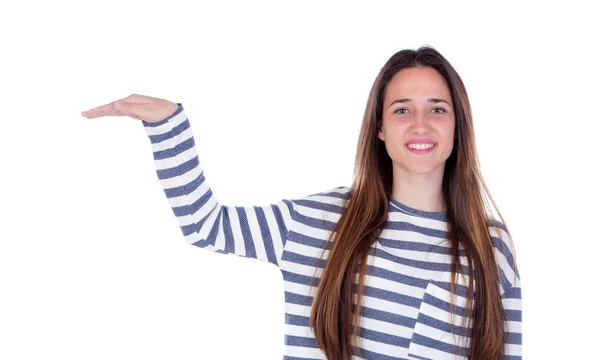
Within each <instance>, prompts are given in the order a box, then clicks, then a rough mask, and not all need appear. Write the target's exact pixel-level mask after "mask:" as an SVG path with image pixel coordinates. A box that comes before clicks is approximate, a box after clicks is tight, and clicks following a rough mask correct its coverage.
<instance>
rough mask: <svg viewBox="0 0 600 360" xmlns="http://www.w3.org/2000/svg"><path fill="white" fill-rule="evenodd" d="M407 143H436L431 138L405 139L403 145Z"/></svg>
mask: <svg viewBox="0 0 600 360" xmlns="http://www.w3.org/2000/svg"><path fill="white" fill-rule="evenodd" d="M408 144H434V145H435V144H436V142H435V141H433V140H431V139H412V140H409V141H407V142H406V143H405V144H404V145H408Z"/></svg>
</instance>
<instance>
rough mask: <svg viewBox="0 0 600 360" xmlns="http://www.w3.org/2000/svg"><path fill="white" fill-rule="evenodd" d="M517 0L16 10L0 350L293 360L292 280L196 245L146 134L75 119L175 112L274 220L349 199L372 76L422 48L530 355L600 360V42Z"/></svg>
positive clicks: (590, 24) (592, 22)
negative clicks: (482, 197)
mask: <svg viewBox="0 0 600 360" xmlns="http://www.w3.org/2000/svg"><path fill="white" fill-rule="evenodd" d="M585 3H587V2H585ZM192 4H194V5H192ZM516 4H517V3H516V2H515V3H513V4H510V3H507V2H502V4H501V5H497V6H496V7H491V6H489V5H476V4H474V3H471V4H466V3H458V2H451V3H450V4H447V3H446V2H438V3H435V2H432V1H428V2H416V1H410V2H408V1H394V2H386V1H377V2H375V1H373V2H363V3H362V4H359V3H354V2H343V3H333V2H326V1H319V2H316V1H314V2H310V1H308V2H307V1H302V2H294V3H293V4H292V2H277V3H276V2H257V1H252V2H247V1H237V2H225V1H221V2H218V5H217V2H213V1H210V2H209V1H205V2H194V3H192V2H191V1H190V2H189V3H188V2H166V1H163V2H155V1H154V2H148V1H102V2H100V1H98V2H96V3H92V2H74V1H73V2H72V3H70V2H66V1H53V2H42V1H34V2H28V3H20V4H19V5H11V6H10V7H7V6H6V5H2V8H1V9H0V34H1V35H0V37H1V42H2V43H1V45H2V53H3V55H2V57H1V59H0V65H1V66H0V75H1V80H0V91H1V94H0V95H1V103H2V107H1V111H2V117H1V119H0V135H1V141H0V157H1V164H2V167H1V169H2V170H1V171H2V175H1V177H0V181H1V186H0V210H1V211H2V217H1V218H0V222H1V225H0V358H1V359H50V358H52V359H59V358H60V359H242V358H243V359H281V356H282V351H283V340H284V338H283V325H284V308H283V304H284V297H283V280H282V278H281V274H280V272H279V271H278V269H277V268H276V267H275V266H273V265H270V264H267V263H262V262H259V261H256V260H250V259H245V258H240V257H236V256H225V255H221V254H216V253H212V252H209V251H205V250H202V249H199V248H196V247H193V246H189V245H187V244H186V243H185V241H184V240H183V236H182V235H181V232H180V229H179V227H178V223H177V221H176V219H175V217H174V215H173V213H172V211H171V209H170V208H169V204H168V202H167V200H166V198H165V197H164V193H163V192H162V189H161V187H160V183H159V182H158V179H157V178H156V173H155V169H154V164H153V158H152V152H151V147H150V142H149V140H148V138H147V137H146V135H145V133H144V130H143V128H142V125H141V123H140V122H139V120H134V119H131V118H124V117H110V118H99V119H92V120H90V119H86V118H84V117H82V116H81V112H82V111H84V110H87V109H89V108H92V107H96V106H99V105H103V104H106V103H109V102H112V101H114V100H117V99H120V98H123V97H126V96H128V95H130V94H132V93H138V94H143V95H149V96H154V97H160V98H165V99H168V100H171V101H174V102H181V103H183V105H184V107H185V108H186V112H187V114H188V116H189V119H190V121H191V124H192V128H193V131H194V135H195V140H196V144H197V150H198V153H199V157H200V162H201V165H202V167H203V169H204V170H205V174H206V177H207V180H208V181H209V183H210V185H211V187H212V189H213V191H214V193H215V195H216V196H217V197H218V199H219V200H220V202H221V203H223V204H225V205H240V206H242V205H264V204H269V203H272V202H275V201H277V200H279V199H281V198H294V197H300V196H304V195H308V194H311V193H316V192H320V191H323V190H326V189H329V188H331V187H335V186H342V185H346V186H347V185H350V183H351V177H352V170H353V164H354V155H355V150H356V141H357V137H358V132H359V128H360V124H361V121H362V115H363V111H364V107H365V105H366V101H367V95H368V92H369V90H370V87H371V85H372V83H373V81H374V79H375V76H376V75H377V73H378V71H379V69H380V68H381V67H382V66H383V64H384V63H385V61H386V60H387V59H388V58H389V57H390V56H391V55H392V54H393V53H395V52H396V51H399V50H401V49H404V48H417V47H418V46H420V45H423V44H428V45H432V46H434V47H435V48H436V49H437V50H439V51H440V52H441V53H442V54H443V55H444V56H445V57H446V58H447V59H448V60H449V61H450V62H451V63H452V64H453V66H454V67H455V68H456V70H457V71H458V73H459V74H460V75H461V77H462V79H463V81H464V83H465V85H466V87H467V91H468V94H469V97H470V100H471V104H472V107H473V113H474V121H475V131H476V137H477V146H478V151H479V158H480V161H481V166H482V170H483V174H484V176H485V179H486V181H487V183H488V185H489V187H490V189H491V191H492V196H493V197H494V199H495V200H496V202H497V204H498V205H499V207H500V209H501V212H502V214H503V215H504V217H505V220H506V221H507V225H508V226H509V229H510V230H511V231H512V233H513V237H514V241H515V245H516V250H517V261H518V265H519V268H520V272H521V276H522V285H523V318H524V324H523V330H524V336H523V341H524V353H525V358H527V359H564V358H590V357H591V356H593V355H592V354H593V353H597V336H598V333H599V332H598V324H599V323H600V315H599V311H598V300H597V299H598V298H597V289H596V286H597V284H598V280H597V274H598V262H599V258H598V251H599V250H600V247H599V245H598V243H599V241H600V236H599V235H598V230H597V223H598V220H599V216H598V215H599V210H598V203H599V200H600V197H599V192H598V184H599V183H600V178H599V176H598V167H599V166H598V164H599V161H598V155H600V151H599V150H598V148H597V144H598V141H597V138H598V136H599V132H598V130H600V126H599V125H598V124H599V121H600V116H599V114H600V112H599V108H598V94H599V91H598V82H599V81H600V75H599V70H598V63H599V62H600V57H599V55H598V53H597V43H598V35H597V34H599V33H600V29H599V28H598V25H597V24H598V21H597V16H596V13H595V12H594V11H592V9H591V8H590V7H587V6H582V5H578V4H579V3H578V2H575V1H569V2H563V3H561V4H560V5H556V6H555V5H549V4H547V3H546V2H543V3H539V4H535V3H530V5H526V4H524V3H520V4H519V5H516ZM581 4H584V2H581Z"/></svg>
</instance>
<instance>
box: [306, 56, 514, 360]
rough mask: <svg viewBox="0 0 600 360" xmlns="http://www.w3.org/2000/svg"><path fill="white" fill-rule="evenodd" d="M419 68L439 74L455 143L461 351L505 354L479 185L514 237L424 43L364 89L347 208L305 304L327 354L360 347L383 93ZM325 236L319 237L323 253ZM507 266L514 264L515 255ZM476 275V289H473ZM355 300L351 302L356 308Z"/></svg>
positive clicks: (386, 171)
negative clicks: (464, 342) (462, 295)
mask: <svg viewBox="0 0 600 360" xmlns="http://www.w3.org/2000/svg"><path fill="white" fill-rule="evenodd" d="M417 66H428V67H432V68H433V69H435V70H437V71H438V72H439V73H440V74H441V75H442V76H443V77H444V78H445V80H446V83H447V85H448V87H449V89H450V93H451V95H452V101H453V105H454V109H455V121H456V126H455V139H454V147H453V150H452V153H451V155H450V157H449V158H448V159H447V160H446V164H445V167H444V177H443V184H442V191H443V197H444V201H445V203H446V208H447V223H448V233H447V234H448V241H449V242H450V244H451V253H452V265H451V269H452V276H451V277H452V282H451V287H450V290H451V294H452V298H454V295H455V294H456V286H457V276H458V274H459V273H461V274H462V275H463V276H464V275H465V274H464V273H463V271H462V265H461V262H460V257H459V255H460V252H459V244H462V245H463V247H464V250H465V253H466V257H467V260H468V276H467V277H468V278H469V281H468V291H467V305H466V312H465V320H467V319H468V327H469V328H470V329H471V341H470V347H469V349H468V351H469V354H465V355H468V356H470V357H471V358H474V359H498V358H499V357H500V356H501V355H502V354H503V353H504V338H503V337H504V331H503V324H504V310H503V307H502V302H501V297H500V289H499V285H498V281H499V270H498V266H497V262H496V259H495V257H494V246H493V243H492V239H491V236H490V233H489V231H488V226H489V225H490V217H488V214H490V213H489V212H488V211H487V209H488V208H489V204H488V203H487V201H486V200H485V198H484V196H483V191H485V193H486V194H487V195H488V197H489V199H490V200H491V202H492V203H493V205H494V208H495V209H496V211H497V213H498V215H499V216H500V219H501V220H502V224H503V225H504V228H505V230H506V232H507V233H508V235H509V238H511V239H512V236H511V235H510V232H508V227H507V226H506V222H505V221H504V218H503V217H502V215H501V214H500V211H499V210H498V207H497V206H496V203H495V202H494V200H493V199H492V197H491V195H490V192H489V190H488V188H487V186H486V185H485V182H484V180H483V177H482V175H481V172H480V168H479V160H478V157H477V152H476V146H475V135H474V131H473V121H472V115H471V107H470V104H469V99H468V97H467V91H466V89H465V86H464V84H463V82H462V80H461V78H460V77H459V75H458V74H457V72H456V71H455V70H454V68H453V67H452V66H451V65H450V63H449V62H448V61H447V60H446V59H445V58H444V57H443V56H442V55H441V54H440V53H439V52H438V51H437V50H435V49H434V48H433V47H431V46H422V47H420V48H419V49H417V50H412V49H405V50H401V51H399V52H397V53H396V54H394V55H393V56H392V57H391V58H390V59H389V60H388V61H387V62H386V63H385V65H384V66H383V68H382V69H381V71H380V72H379V74H378V76H377V78H376V79H375V82H374V84H373V87H372V89H371V92H370V95H369V99H368V102H367V106H366V109H365V113H364V118H363V122H362V127H361V132H360V136H359V140H358V146H357V153H356V162H355V169H354V181H353V184H352V186H351V188H350V191H349V192H348V194H347V198H346V199H345V204H346V206H345V210H344V211H343V213H342V215H341V217H340V219H339V221H338V222H337V223H336V225H335V227H334V229H333V231H332V233H331V235H330V237H329V241H328V242H331V241H332V239H333V237H334V234H335V241H333V244H332V246H331V249H330V251H329V255H328V259H327V261H326V263H325V268H324V269H323V272H322V274H321V279H320V280H319V285H318V290H317V292H316V294H315V298H314V302H313V304H312V310H311V317H310V327H311V329H312V330H313V331H314V334H315V337H316V340H317V343H318V345H319V347H320V348H321V350H323V352H324V353H325V355H326V356H327V359H328V360H350V359H351V357H352V355H354V354H356V353H355V352H353V347H355V346H356V350H358V328H359V326H358V320H359V315H360V309H361V307H360V302H361V297H362V294H363V288H364V276H365V271H366V262H367V257H368V255H369V249H370V248H371V246H372V244H373V243H374V242H375V240H376V239H377V238H378V237H379V235H380V234H381V231H382V230H383V227H384V225H385V223H386V221H387V216H388V210H389V201H390V199H391V192H392V184H393V176H392V160H391V158H390V157H389V155H388V153H387V150H386V148H385V144H384V143H383V142H382V141H380V139H379V138H378V136H377V134H378V131H379V130H380V128H381V125H382V112H383V110H382V109H383V99H384V95H385V91H386V88H387V85H388V83H389V82H390V80H391V79H392V77H393V76H394V75H395V74H396V73H397V72H398V71H400V70H402V69H405V68H411V67H417ZM328 242H325V246H324V248H323V253H324V252H325V248H326V247H327V243H328ZM511 247H512V240H511ZM323 253H322V254H321V258H322V257H323ZM513 264H516V260H514V257H513ZM359 265H360V273H359V276H358V298H357V303H356V304H353V303H352V300H353V292H352V290H353V285H354V279H355V274H356V270H357V269H358V267H359ZM514 266H515V267H516V265H514ZM515 271H516V268H515ZM515 274H516V273H515ZM313 280H316V276H315V279H313ZM474 281H475V283H476V284H477V291H474ZM353 305H356V306H357V308H356V311H354V309H353ZM353 324H356V326H354V325H353ZM352 328H353V329H354V331H353V333H352V338H351V334H350V332H351V329H352ZM359 353H360V352H359Z"/></svg>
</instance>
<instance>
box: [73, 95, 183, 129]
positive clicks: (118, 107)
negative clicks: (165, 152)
mask: <svg viewBox="0 0 600 360" xmlns="http://www.w3.org/2000/svg"><path fill="white" fill-rule="evenodd" d="M178 108H179V105H178V104H176V103H173V102H171V101H168V100H164V99H159V98H155V97H151V96H144V95H138V94H131V95H129V96H128V97H126V98H123V99H121V100H117V101H113V102H111V103H109V104H106V105H102V106H98V107H95V108H92V109H89V110H86V111H83V112H82V113H81V115H82V116H84V117H86V118H88V119H94V118H97V117H102V116H129V117H131V118H134V119H138V120H142V121H145V122H149V123H155V122H158V121H161V120H164V119H166V118H167V117H169V116H170V115H172V114H173V113H174V112H175V111H177V109H178Z"/></svg>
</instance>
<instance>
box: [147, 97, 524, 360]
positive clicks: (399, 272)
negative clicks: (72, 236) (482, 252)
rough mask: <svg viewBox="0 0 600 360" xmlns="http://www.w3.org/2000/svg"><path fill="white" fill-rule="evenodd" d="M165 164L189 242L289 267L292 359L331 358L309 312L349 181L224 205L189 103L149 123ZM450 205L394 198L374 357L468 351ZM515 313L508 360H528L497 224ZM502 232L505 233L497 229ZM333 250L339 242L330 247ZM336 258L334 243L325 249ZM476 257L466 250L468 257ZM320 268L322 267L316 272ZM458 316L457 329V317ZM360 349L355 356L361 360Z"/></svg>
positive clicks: (508, 309)
mask: <svg viewBox="0 0 600 360" xmlns="http://www.w3.org/2000/svg"><path fill="white" fill-rule="evenodd" d="M142 124H143V126H144V129H145V131H146V133H147V135H148V137H149V139H150V142H151V146H152V150H153V154H154V163H155V165H156V172H157V175H158V178H159V181H160V184H161V186H162V188H163V189H164V192H165V194H166V197H167V199H168V201H169V203H170V205H171V208H172V209H173V212H174V213H175V216H176V217H177V220H178V221H179V225H180V227H181V231H182V233H183V236H184V237H185V239H186V240H187V242H188V243H190V244H192V245H196V246H199V247H201V248H204V249H207V250H211V251H214V252H218V253H223V254H233V255H238V256H244V257H250V258H255V259H258V260H262V261H267V262H269V263H272V264H274V265H276V266H278V267H279V269H280V270H281V273H282V275H283V279H284V287H285V345H284V354H283V359H284V360H300V359H326V358H325V354H324V353H323V352H322V351H321V350H320V349H319V347H318V346H317V343H316V340H315V338H314V334H313V332H312V330H311V329H310V328H309V326H308V324H309V317H310V310H311V304H312V300H313V297H314V294H315V291H316V289H317V287H316V286H313V287H312V288H311V286H310V284H311V279H312V277H313V276H314V275H316V276H317V277H318V278H320V275H321V272H322V269H323V268H322V266H323V265H322V264H320V265H318V262H319V257H320V255H321V251H322V248H323V244H324V241H326V240H327V239H328V235H329V234H330V232H331V230H332V229H333V226H334V224H335V223H336V221H337V220H339V217H340V215H341V212H342V210H343V208H344V203H343V199H344V196H345V195H346V194H347V193H348V191H349V190H350V189H349V188H348V187H337V188H333V189H329V190H327V191H324V192H321V193H318V194H313V195H309V196H306V197H304V198H301V199H294V200H281V201H279V202H277V203H275V204H272V205H267V206H253V207H238V206H223V205H221V204H219V202H218V201H217V199H216V197H215V196H214V195H213V193H212V191H211V189H210V187H209V185H208V183H207V182H206V180H205V177H204V172H203V170H202V168H201V167H200V164H199V161H198V154H197V152H196V147H195V143H194V137H193V135H192V129H191V127H190V122H189V120H188V118H187V116H186V113H185V111H184V108H183V105H182V104H179V109H178V110H177V111H176V112H175V113H173V114H172V115H171V116H169V117H167V118H165V119H163V120H162V121H159V122H156V123H147V122H144V121H142ZM445 219H446V214H445V213H444V212H427V211H421V210H417V209H414V208H411V207H408V206H406V205H404V204H401V203H399V202H398V201H396V200H394V199H392V200H391V201H390V212H389V216H388V222H387V223H386V225H385V229H384V230H383V232H382V233H381V236H380V237H379V238H378V239H377V241H375V242H374V244H373V246H372V249H371V252H370V255H369V258H368V262H367V265H368V266H367V274H366V277H365V291H364V293H363V298H362V310H361V314H360V315H361V316H360V326H359V327H360V329H359V330H360V331H359V335H360V337H359V348H360V353H361V356H362V357H360V358H364V359H377V360H380V359H381V360H383V359H465V357H463V356H460V355H456V354H463V353H464V352H463V351H462V350H463V349H464V347H466V346H468V344H469V341H470V339H469V338H468V332H465V331H464V330H465V329H462V330H463V331H461V328H460V325H461V321H462V317H461V314H462V311H461V310H463V309H464V305H465V304H466V298H465V297H464V296H466V290H465V289H466V285H467V282H466V280H465V279H463V278H462V277H461V276H459V277H458V280H459V284H461V285H463V286H458V289H457V291H458V294H457V296H456V304H457V306H456V307H455V311H454V314H452V315H454V316H453V317H452V318H451V317H450V315H451V314H450V312H449V310H448V309H449V307H448V304H449V302H450V287H449V284H450V281H451V278H450V275H451V268H450V264H451V255H450V252H449V243H448V242H447V241H446V234H447V223H446V222H445ZM489 229H490V231H491V230H493V231H491V234H492V239H493V241H494V245H495V248H496V252H495V254H496V259H497V262H498V266H499V269H500V274H501V278H502V281H499V286H500V289H501V294H502V302H503V305H504V308H505V313H506V319H507V320H506V322H505V325H506V327H505V329H506V330H505V331H506V333H507V337H506V338H507V343H506V353H507V356H506V359H521V288H520V277H519V274H518V272H517V273H516V274H515V273H514V272H513V270H512V268H513V266H512V265H513V264H514V262H513V261H514V260H513V256H512V253H511V252H510V250H509V249H510V246H509V242H508V234H507V233H506V232H505V228H504V227H503V225H502V224H501V223H500V222H497V223H496V225H494V226H490V228H489ZM496 231H498V232H497V233H496ZM327 249H330V246H329V247H327ZM323 256H324V259H327V256H328V250H326V251H325V253H324V255H323ZM462 259H463V260H464V261H465V262H464V264H466V258H465V257H463V258H462ZM315 271H316V272H315ZM451 322H454V323H455V324H456V325H457V326H459V327H458V328H455V332H456V334H455V335H454V336H453V334H452V332H451V330H450V327H449V324H450V323H451ZM360 358H359V357H358V356H353V359H360Z"/></svg>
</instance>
